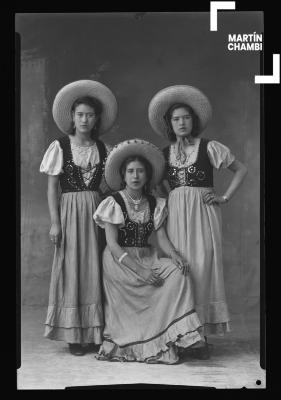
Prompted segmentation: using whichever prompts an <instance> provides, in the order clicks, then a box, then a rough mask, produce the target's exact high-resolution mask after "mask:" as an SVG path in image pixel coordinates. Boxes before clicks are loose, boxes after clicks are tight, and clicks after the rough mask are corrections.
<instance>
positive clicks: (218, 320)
mask: <svg viewBox="0 0 281 400" xmlns="http://www.w3.org/2000/svg"><path fill="white" fill-rule="evenodd" d="M207 190H208V191H209V189H207V188H196V187H188V186H185V187H180V188H176V189H174V190H173V191H171V192H170V194H169V199H168V210H169V214H168V219H167V234H168V237H169V239H170V241H171V242H172V243H173V245H174V246H175V248H176V249H177V250H178V251H179V252H180V254H181V255H182V256H183V257H184V258H185V259H186V260H187V261H188V262H189V264H190V267H191V278H192V281H193V285H194V296H195V309H196V312H197V313H198V316H199V319H200V321H201V322H202V324H203V325H204V330H203V331H204V334H205V335H208V334H222V335H223V334H224V333H225V332H227V331H229V330H230V327H229V313H228V308H227V304H226V299H225V289H224V277H223V263H222V228H221V210H220V207H219V206H218V205H206V204H205V203H204V202H203V194H204V193H205V192H206V191H207Z"/></svg>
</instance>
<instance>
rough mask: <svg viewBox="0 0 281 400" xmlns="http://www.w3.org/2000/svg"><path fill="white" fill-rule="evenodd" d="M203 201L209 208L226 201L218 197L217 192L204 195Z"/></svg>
mask: <svg viewBox="0 0 281 400" xmlns="http://www.w3.org/2000/svg"><path fill="white" fill-rule="evenodd" d="M203 201H204V203H205V204H208V205H209V206H210V205H212V204H223V203H225V199H224V198H223V197H222V196H218V195H217V194H216V193H215V192H213V191H211V192H207V193H204V194H203Z"/></svg>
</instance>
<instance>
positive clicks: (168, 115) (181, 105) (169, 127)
mask: <svg viewBox="0 0 281 400" xmlns="http://www.w3.org/2000/svg"><path fill="white" fill-rule="evenodd" d="M178 108H185V109H186V110H187V111H188V112H189V113H190V115H191V118H192V131H191V133H190V134H191V136H193V137H197V136H198V135H199V133H200V132H199V118H198V116H197V114H196V113H195V112H194V110H193V108H191V107H190V106H189V105H188V104H185V103H175V104H173V105H172V106H171V107H170V108H169V109H168V111H167V112H166V114H165V115H164V120H165V123H166V125H167V136H168V139H169V140H170V141H171V142H176V140H177V137H176V134H175V132H174V130H173V127H172V123H171V119H172V114H173V112H174V111H175V110H177V109H178Z"/></svg>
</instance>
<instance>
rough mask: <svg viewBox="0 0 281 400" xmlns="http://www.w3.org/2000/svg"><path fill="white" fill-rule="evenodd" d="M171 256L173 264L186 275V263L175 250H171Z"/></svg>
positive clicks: (187, 269) (187, 270)
mask: <svg viewBox="0 0 281 400" xmlns="http://www.w3.org/2000/svg"><path fill="white" fill-rule="evenodd" d="M171 258H172V260H173V262H174V264H176V265H177V267H178V268H179V269H180V270H181V271H182V273H183V275H187V274H188V272H189V265H188V263H187V262H186V261H185V260H184V259H183V258H182V257H181V256H180V255H179V254H178V253H177V252H176V251H172V253H171Z"/></svg>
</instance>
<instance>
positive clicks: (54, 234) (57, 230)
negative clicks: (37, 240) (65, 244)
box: [49, 223, 61, 246]
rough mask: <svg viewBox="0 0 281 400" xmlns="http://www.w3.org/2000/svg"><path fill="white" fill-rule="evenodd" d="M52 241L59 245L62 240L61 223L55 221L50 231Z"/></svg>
mask: <svg viewBox="0 0 281 400" xmlns="http://www.w3.org/2000/svg"><path fill="white" fill-rule="evenodd" d="M49 236H50V239H51V242H52V243H53V244H54V245H56V246H59V245H60V241H61V225H60V223H53V224H52V225H51V229H50V232H49Z"/></svg>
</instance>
